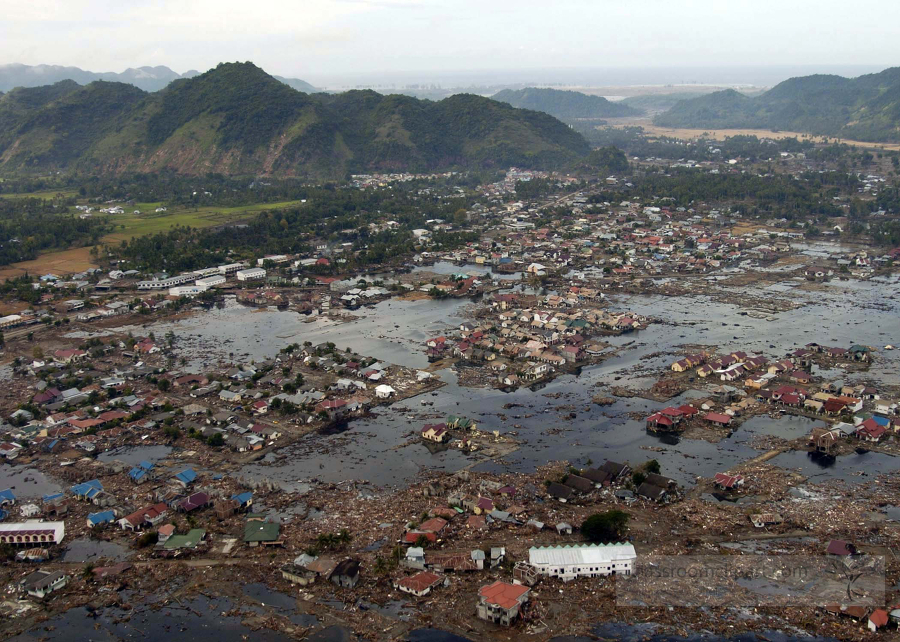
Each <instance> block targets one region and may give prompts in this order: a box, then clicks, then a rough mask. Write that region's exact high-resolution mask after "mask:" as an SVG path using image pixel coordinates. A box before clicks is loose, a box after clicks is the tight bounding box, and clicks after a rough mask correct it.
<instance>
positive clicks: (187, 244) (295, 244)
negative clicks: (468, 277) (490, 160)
mask: <svg viewBox="0 0 900 642" xmlns="http://www.w3.org/2000/svg"><path fill="white" fill-rule="evenodd" d="M307 189H308V192H307V193H306V194H307V199H308V200H307V202H306V203H304V204H301V205H298V206H296V207H289V208H284V209H279V210H271V211H266V212H261V213H260V214H259V215H257V216H256V217H255V218H254V219H253V220H251V221H249V222H247V223H244V224H239V225H230V226H227V227H224V228H219V229H207V230H196V229H191V228H188V227H176V228H173V229H172V230H169V231H168V232H162V233H158V234H154V235H149V236H144V237H140V238H135V239H132V240H131V241H123V242H122V244H121V245H120V246H119V247H118V248H113V249H112V251H113V253H114V254H115V255H116V256H118V258H120V259H124V260H125V261H126V265H128V266H129V267H134V268H145V269H149V270H160V271H162V270H164V271H167V272H170V273H174V272H179V271H185V270H194V269H198V268H202V267H208V266H210V265H215V264H217V263H222V262H226V261H232V260H236V259H246V258H253V257H258V256H260V255H263V254H310V253H312V251H313V250H314V247H313V241H316V242H318V241H323V240H324V241H328V242H330V243H331V244H332V245H335V244H338V243H343V244H346V245H345V246H344V249H345V251H344V252H343V253H342V257H341V258H344V259H345V261H346V263H344V264H343V269H348V268H351V267H359V266H366V265H371V264H374V263H381V262H385V261H390V260H391V259H394V258H396V257H399V256H404V255H408V254H410V253H412V252H413V251H414V239H413V236H412V230H413V229H416V228H422V227H424V226H425V221H426V220H428V219H434V218H440V219H444V220H446V221H448V222H451V221H453V220H454V215H455V213H456V212H458V211H459V210H460V209H463V210H464V209H466V208H468V207H469V206H470V205H471V204H473V203H474V200H473V198H468V197H456V198H448V197H444V198H441V197H438V196H436V195H422V194H419V191H420V190H419V188H418V187H416V186H411V185H409V184H402V185H398V186H396V187H395V189H392V190H358V189H347V188H342V189H338V188H335V187H333V186H325V187H309V188H307ZM385 218H389V219H391V220H394V221H396V222H397V223H399V227H398V228H397V229H395V230H392V231H376V228H373V227H371V226H370V224H371V223H374V222H376V221H383V220H384V219H385ZM432 238H433V240H434V241H435V243H439V244H441V245H442V246H443V247H445V248H447V247H456V246H458V245H459V244H461V243H465V242H467V241H471V240H474V238H476V237H473V235H469V234H465V233H457V232H452V233H446V232H444V233H441V232H436V233H435V234H434V235H433V237H432ZM326 271H330V270H326Z"/></svg>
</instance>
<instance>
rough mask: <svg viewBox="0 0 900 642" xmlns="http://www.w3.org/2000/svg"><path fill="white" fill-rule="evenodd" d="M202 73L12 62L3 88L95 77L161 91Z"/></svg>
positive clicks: (300, 86) (309, 89) (0, 81)
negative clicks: (86, 68) (103, 69)
mask: <svg viewBox="0 0 900 642" xmlns="http://www.w3.org/2000/svg"><path fill="white" fill-rule="evenodd" d="M199 75H200V72H199V71H196V70H194V69H192V70H190V71H186V72H184V73H183V74H179V73H178V72H175V71H172V70H171V69H169V68H168V67H163V66H159V67H138V68H137V69H134V68H129V69H126V70H125V71H123V72H122V73H120V74H119V73H115V72H105V73H95V72H93V71H84V70H83V69H79V68H78V67H61V66H59V65H35V66H29V65H20V64H11V65H0V92H7V91H9V90H11V89H13V88H15V87H40V86H42V85H52V84H55V83H58V82H60V81H62V80H74V81H75V82H77V83H78V84H79V85H87V84H88V83H92V82H94V81H95V80H106V81H109V82H124V83H128V84H130V85H134V86H135V87H139V88H141V89H143V90H144V91H159V90H160V89H162V88H163V87H165V86H166V85H168V84H169V83H170V82H172V81H173V80H178V79H180V78H193V77H194V76H199ZM278 80H280V81H281V82H283V83H285V84H286V85H290V86H291V87H293V88H294V89H297V90H298V91H304V92H306V93H313V92H315V91H317V90H316V88H315V87H313V86H312V85H310V84H309V83H308V82H305V81H303V80H299V79H297V78H281V77H280V76H279V77H278Z"/></svg>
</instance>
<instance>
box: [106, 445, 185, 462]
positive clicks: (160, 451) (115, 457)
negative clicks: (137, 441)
mask: <svg viewBox="0 0 900 642" xmlns="http://www.w3.org/2000/svg"><path fill="white" fill-rule="evenodd" d="M171 452H172V447H171V446H163V445H161V444H154V445H150V446H122V447H121V448H113V449H112V450H107V451H106V452H103V453H100V455H98V456H97V459H98V460H99V461H103V462H109V461H120V462H122V463H123V464H128V465H129V466H136V465H138V464H139V463H141V462H142V461H149V462H150V463H151V464H155V463H157V462H159V461H162V460H163V459H165V458H166V457H168V456H169V455H170V454H171Z"/></svg>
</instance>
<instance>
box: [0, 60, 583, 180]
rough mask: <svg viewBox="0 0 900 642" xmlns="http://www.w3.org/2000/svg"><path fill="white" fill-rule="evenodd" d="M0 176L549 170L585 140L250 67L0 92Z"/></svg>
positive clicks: (480, 102)
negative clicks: (159, 83) (166, 79)
mask: <svg viewBox="0 0 900 642" xmlns="http://www.w3.org/2000/svg"><path fill="white" fill-rule="evenodd" d="M0 125H2V126H0V172H2V171H23V170H25V171H27V170H38V171H47V170H72V171H84V172H92V173H104V172H111V173H117V172H123V171H140V172H146V171H157V170H163V169H169V170H174V171H177V172H181V173H185V174H203V173H207V172H221V173H227V174H247V175H250V174H254V175H255V174H271V175H279V176H306V177H322V178H335V177H342V176H344V175H346V173H347V172H350V171H356V172H362V171H372V170H415V171H422V170H432V169H438V168H451V167H506V166H510V165H520V166H525V167H551V166H554V165H559V164H561V163H567V162H570V161H572V160H574V159H578V158H580V157H582V156H584V155H585V154H586V153H587V152H588V151H589V146H588V144H587V142H586V141H585V140H584V138H583V137H582V136H581V135H580V134H578V133H577V132H575V131H573V130H572V129H571V128H569V127H568V126H566V125H564V124H563V123H561V122H560V121H558V120H556V119H555V118H552V117H551V116H548V115H547V114H543V113H539V112H535V111H528V110H520V109H513V108H512V107H510V106H508V105H505V104H503V103H499V102H496V101H493V100H490V99H488V98H482V97H480V96H474V95H468V94H461V95H457V96H452V97H450V98H447V99H445V100H442V101H440V102H431V101H423V100H418V99H415V98H411V97H408V96H400V95H391V96H382V95H380V94H377V93H375V92H373V91H350V92H346V93H343V94H335V95H331V94H305V93H301V92H299V91H297V90H295V89H292V88H291V87H289V86H288V85H287V84H285V83H283V82H281V81H279V80H277V79H275V78H273V77H272V76H270V75H268V74H266V73H265V72H264V71H262V70H261V69H259V68H258V67H256V66H254V65H253V64H251V63H227V64H220V65H219V66H218V67H216V68H215V69H212V70H210V71H208V72H206V73H204V74H201V75H199V76H196V77H194V78H189V79H178V80H175V81H173V82H172V83H170V84H169V85H168V86H167V87H166V88H165V89H163V90H162V91H159V92H155V93H147V92H144V91H141V90H140V89H138V88H137V87H134V86H132V85H130V84H124V83H118V82H115V83H113V82H104V81H96V82H92V83H90V84H88V85H87V86H84V87H80V86H78V85H77V84H76V83H75V82H73V81H71V80H66V81H62V82H60V83H57V84H55V85H51V86H50V87H36V88H28V89H24V88H21V89H16V90H13V91H11V92H9V93H8V94H6V95H4V96H2V97H0Z"/></svg>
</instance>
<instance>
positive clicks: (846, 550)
mask: <svg viewBox="0 0 900 642" xmlns="http://www.w3.org/2000/svg"><path fill="white" fill-rule="evenodd" d="M854 551H855V547H854V546H853V545H852V544H848V543H847V542H845V541H844V540H842V539H833V540H831V541H830V542H829V543H828V549H826V551H825V552H826V553H828V554H829V555H853V553H854Z"/></svg>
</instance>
